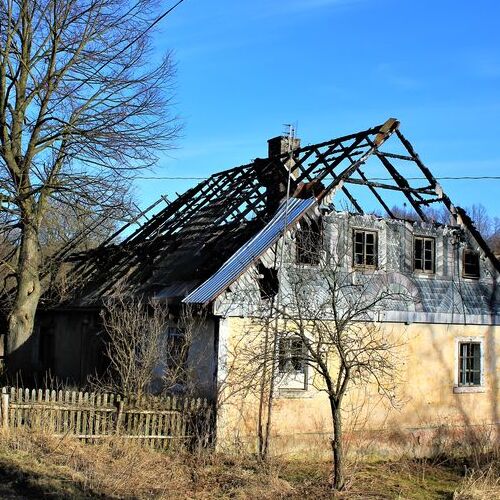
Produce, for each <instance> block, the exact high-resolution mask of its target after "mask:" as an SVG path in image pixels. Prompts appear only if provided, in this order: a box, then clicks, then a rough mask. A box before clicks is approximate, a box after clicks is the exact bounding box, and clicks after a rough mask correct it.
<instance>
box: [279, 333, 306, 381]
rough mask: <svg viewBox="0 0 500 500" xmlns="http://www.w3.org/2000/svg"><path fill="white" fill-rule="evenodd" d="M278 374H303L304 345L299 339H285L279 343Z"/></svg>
mask: <svg viewBox="0 0 500 500" xmlns="http://www.w3.org/2000/svg"><path fill="white" fill-rule="evenodd" d="M278 360H279V363H278V364H279V366H278V368H279V372H280V373H282V374H297V373H305V371H306V370H305V361H304V343H303V342H302V339H301V338H299V337H285V338H281V339H280V341H279V358H278Z"/></svg>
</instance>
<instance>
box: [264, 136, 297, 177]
mask: <svg viewBox="0 0 500 500" xmlns="http://www.w3.org/2000/svg"><path fill="white" fill-rule="evenodd" d="M290 140H291V142H292V144H291V146H292V147H291V148H290ZM299 148H300V139H299V138H298V137H294V138H292V139H291V138H290V136H288V135H279V136H278V137H273V138H272V139H269V140H268V141H267V151H268V153H267V154H268V156H269V158H270V157H271V156H279V155H281V154H283V153H288V152H289V151H290V149H292V150H293V151H295V150H297V149H299ZM294 165H295V160H294V159H293V158H289V159H288V160H286V162H285V166H286V167H287V168H291V169H292V175H293V177H294V179H296V178H297V177H298V175H299V171H298V170H293V166H294Z"/></svg>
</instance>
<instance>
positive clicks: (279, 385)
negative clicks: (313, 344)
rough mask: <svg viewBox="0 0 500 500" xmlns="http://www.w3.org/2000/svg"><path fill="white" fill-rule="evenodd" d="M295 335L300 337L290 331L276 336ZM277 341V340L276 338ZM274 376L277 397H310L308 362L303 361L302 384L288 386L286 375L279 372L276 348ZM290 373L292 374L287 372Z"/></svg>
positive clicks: (289, 336)
mask: <svg viewBox="0 0 500 500" xmlns="http://www.w3.org/2000/svg"><path fill="white" fill-rule="evenodd" d="M294 336H295V337H297V338H300V336H298V335H293V333H292V332H286V333H285V332H282V333H281V334H280V335H279V336H278V338H285V339H286V338H292V337H294ZM278 342H279V340H278ZM276 363H277V365H276V378H275V381H274V383H275V384H276V386H275V387H276V395H277V397H279V398H288V399H290V398H292V399H293V398H310V397H312V393H311V387H312V386H311V382H312V380H311V375H312V371H313V370H311V367H310V366H309V365H308V363H304V372H303V373H302V374H301V375H302V377H303V378H304V385H303V386H301V387H297V386H296V387H289V386H288V385H287V380H286V379H287V375H286V374H283V373H280V372H279V366H278V364H279V350H278V356H277V358H276ZM289 375H292V376H293V374H289Z"/></svg>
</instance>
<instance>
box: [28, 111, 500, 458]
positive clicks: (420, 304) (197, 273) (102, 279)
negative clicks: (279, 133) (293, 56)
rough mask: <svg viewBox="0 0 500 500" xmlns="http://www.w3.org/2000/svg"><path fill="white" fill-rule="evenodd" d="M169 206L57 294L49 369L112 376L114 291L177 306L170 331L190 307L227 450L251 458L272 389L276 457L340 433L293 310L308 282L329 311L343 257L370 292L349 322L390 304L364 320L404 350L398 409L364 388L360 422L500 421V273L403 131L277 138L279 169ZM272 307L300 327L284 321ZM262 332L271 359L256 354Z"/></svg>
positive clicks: (245, 175)
mask: <svg viewBox="0 0 500 500" xmlns="http://www.w3.org/2000/svg"><path fill="white" fill-rule="evenodd" d="M163 203H165V204H166V206H165V207H164V208H163V209H161V210H160V211H158V212H157V213H156V214H155V215H153V216H151V217H150V218H149V219H147V221H146V222H145V223H144V224H142V225H141V227H140V228H139V229H138V230H137V231H136V232H134V233H132V234H130V235H128V236H126V237H125V238H124V239H123V240H122V241H120V242H119V243H113V240H111V241H108V242H106V243H105V244H103V245H101V247H99V248H97V249H96V250H94V251H92V252H90V253H86V254H85V255H75V256H73V261H74V267H73V268H72V271H71V273H70V278H72V279H73V281H72V282H76V283H78V286H74V289H75V293H74V294H73V296H71V298H70V299H67V300H65V301H62V302H61V301H58V304H57V306H53V305H51V302H50V296H51V293H48V294H47V299H46V302H45V304H44V307H43V308H41V310H40V312H39V316H38V330H37V332H38V333H37V336H36V339H37V340H36V342H35V345H36V349H35V351H34V366H36V368H38V370H39V371H40V372H43V371H44V370H46V369H50V370H51V372H52V373H53V374H54V375H56V376H58V377H61V378H65V379H69V380H73V381H75V382H81V381H83V380H84V379H85V377H86V376H87V375H88V374H89V373H92V372H93V371H95V370H99V369H101V368H102V366H103V364H104V362H105V361H104V359H103V357H102V348H101V347H100V346H101V345H102V344H101V341H100V337H99V336H100V330H99V320H98V311H99V307H100V303H101V300H102V298H103V297H106V296H108V295H110V294H112V293H113V290H116V287H117V286H118V284H119V286H120V288H121V289H122V290H123V289H125V290H126V293H128V294H131V295H147V296H153V297H155V298H156V300H160V301H164V302H166V303H168V304H169V307H170V308H171V311H172V315H171V316H172V325H171V328H170V330H171V331H174V332H175V325H176V320H177V317H178V311H179V310H180V308H182V307H183V305H184V306H186V305H189V307H191V308H194V309H195V310H196V311H204V316H203V318H204V321H203V327H202V328H201V331H200V333H199V335H197V337H196V338H195V339H193V343H192V345H191V347H190V351H189V355H188V359H187V363H188V365H189V366H190V367H191V368H192V374H193V377H194V380H195V382H196V387H197V389H198V391H199V392H200V393H201V394H203V395H204V396H208V397H210V398H211V399H213V400H214V401H216V400H217V401H218V402H219V404H220V407H219V408H218V421H217V432H218V436H219V440H220V442H224V443H227V444H232V445H238V446H253V445H254V443H255V438H256V433H257V429H256V422H257V421H258V418H259V390H260V391H261V393H260V396H262V388H263V387H264V386H266V387H267V389H266V390H267V391H269V394H271V396H272V400H273V404H272V409H273V419H272V431H273V433H274V434H275V435H276V440H275V446H276V447H277V448H279V449H282V450H292V449H293V450H295V449H298V448H301V447H303V446H310V445H311V443H315V442H316V441H315V440H321V439H323V438H324V436H326V435H328V434H329V433H330V432H331V424H330V419H329V411H330V410H329V406H328V399H327V397H326V396H325V392H324V386H323V385H322V382H321V381H318V378H317V374H316V372H315V370H314V367H313V366H311V365H310V364H308V363H306V362H304V354H303V353H304V346H303V345H302V344H303V342H304V339H303V338H300V336H297V335H295V333H294V331H293V328H292V329H291V331H288V327H289V324H291V323H293V322H294V321H295V323H296V319H297V314H298V313H297V301H295V302H294V301H293V300H291V299H290V296H291V293H292V290H293V283H297V279H299V280H302V281H301V282H303V283H307V285H308V286H309V287H310V288H307V289H306V292H305V294H304V300H307V301H309V302H308V303H312V304H316V303H317V302H319V301H320V298H321V297H322V295H323V294H324V293H325V289H326V288H325V287H326V284H327V283H331V280H330V281H328V279H326V278H325V274H324V273H325V272H327V273H331V272H332V268H331V267H332V266H331V265H330V264H331V262H332V258H333V257H332V256H334V260H335V263H336V264H335V266H336V272H337V273H341V275H342V276H343V278H342V279H344V280H346V281H345V283H347V284H348V286H349V287H351V290H358V291H362V293H361V292H360V293H356V292H352V291H351V292H349V294H347V293H346V294H344V295H343V296H341V297H340V298H339V301H338V302H336V304H341V303H344V302H345V304H344V305H343V306H342V307H343V308H344V310H346V309H349V308H350V307H352V303H353V302H352V300H354V299H356V300H355V301H356V303H359V299H360V298H361V299H363V300H364V297H367V296H368V295H366V294H370V293H373V294H375V295H376V294H377V293H379V291H380V290H389V291H390V293H391V294H392V295H391V296H389V295H387V296H386V297H385V298H384V300H380V301H376V302H374V304H373V307H367V308H366V311H365V312H364V314H365V316H363V318H362V321H361V320H360V321H361V322H363V323H366V324H373V325H376V326H377V329H378V330H379V332H381V334H382V338H387V339H389V338H390V339H394V342H393V345H394V346H397V354H396V357H397V359H398V363H399V370H398V373H399V375H398V379H397V383H394V384H393V389H394V391H395V393H397V394H395V395H394V396H395V397H396V396H397V399H398V401H399V404H398V405H396V406H397V408H396V409H394V408H393V405H388V404H387V402H385V401H383V400H382V398H380V394H379V391H378V387H377V386H375V385H371V384H369V383H362V384H358V385H355V386H354V387H353V388H352V390H350V391H349V393H348V395H347V396H346V398H347V400H346V401H347V402H346V404H347V405H348V406H349V407H350V408H352V409H353V410H352V411H351V413H350V414H351V415H353V414H354V413H355V414H356V418H352V419H351V420H352V421H351V422H350V424H349V425H352V427H353V428H355V427H356V425H357V426H358V427H360V428H363V429H373V430H380V429H390V430H392V431H396V430H397V431H398V432H403V433H404V432H409V431H410V430H411V431H412V432H419V430H422V431H425V430H426V429H430V428H435V427H436V426H442V425H445V426H450V427H452V426H462V425H478V424H485V425H493V426H495V425H498V422H499V421H500V418H499V415H498V411H499V410H498V406H499V395H500V393H499V391H500V383H499V377H500V367H499V366H498V365H499V363H498V361H497V360H498V359H499V356H500V337H499V336H500V329H499V327H498V324H499V322H500V310H499V291H498V289H499V272H500V262H499V261H498V260H497V258H496V257H495V256H494V255H493V253H492V251H491V250H490V249H489V247H488V245H487V244H486V243H485V241H484V239H483V238H482V236H481V234H479V232H478V231H477V230H476V228H475V226H474V224H473V222H472V221H471V219H470V218H469V216H468V215H467V213H466V212H465V211H464V210H463V209H461V208H460V207H459V206H457V205H454V204H453V203H452V201H451V200H450V198H449V197H448V196H447V195H446V194H445V192H444V191H443V188H442V187H441V186H440V185H439V183H438V182H437V181H436V179H435V178H434V176H433V175H432V173H431V172H430V170H429V169H428V168H427V167H426V166H425V165H424V164H423V163H422V161H421V159H420V157H419V156H418V155H417V153H416V152H415V151H414V149H413V147H412V145H411V144H410V142H409V141H408V140H407V139H406V138H405V136H404V135H403V134H402V132H401V130H400V124H399V122H398V121H397V120H395V119H389V120H387V121H386V122H385V123H384V124H382V125H380V126H376V127H373V128H370V129H368V130H364V131H361V132H358V133H355V134H351V135H347V136H343V137H339V138H336V139H333V140H330V141H327V142H324V143H320V144H314V145H311V146H306V147H300V143H299V141H298V139H296V138H294V137H292V136H285V137H277V138H274V139H271V140H270V141H269V156H268V157H267V158H265V159H260V158H257V159H255V160H254V161H253V162H252V163H250V164H248V165H244V166H241V167H236V168H233V169H230V170H226V171H223V172H219V173H216V174H214V175H212V176H211V177H209V178H208V179H206V180H204V181H202V182H200V183H199V184H198V185H197V186H195V187H194V188H192V189H190V190H188V191H187V192H186V193H184V194H182V195H180V196H179V197H178V198H177V199H176V200H174V201H172V202H167V201H165V200H163ZM393 207H399V208H393ZM443 214H445V215H443ZM294 280H295V281H294ZM353 287H354V288H353ZM356 287H357V288H356ZM370 290H371V291H370ZM276 301H279V302H280V305H281V306H282V309H280V310H279V311H284V310H285V308H286V311H287V315H285V314H281V313H280V314H277V313H273V312H272V307H271V306H270V304H276ZM339 307H340V306H339ZM275 311H278V309H275ZM328 314H331V311H330V312H328V313H325V316H321V320H323V321H325V322H328V321H331V320H332V318H331V317H330V316H328ZM306 316H307V315H306ZM304 320H305V324H308V322H309V324H311V323H310V322H311V321H312V319H311V317H304ZM177 333H181V332H179V331H177ZM266 335H267V336H268V338H269V335H271V336H272V338H273V339H274V343H272V346H273V348H272V349H271V351H269V350H267V351H266V352H267V354H266V356H268V355H269V352H271V358H270V361H269V360H268V359H267V358H265V357H262V354H261V351H260V349H261V346H262V339H263V338H264V337H265V336H266ZM396 339H397V340H396ZM250 340H251V341H250ZM238 356H240V357H238ZM263 366H264V368H262V367H263ZM255 367H257V370H255ZM259 367H261V368H262V369H263V370H265V369H267V370H269V369H271V372H272V373H273V376H272V381H271V382H269V380H268V381H267V382H266V383H265V384H264V383H263V384H261V383H260V382H259V381H260V380H261V379H260V378H259V377H260V375H259V370H258V368H259ZM266 394H267V393H266ZM355 409H356V410H355ZM260 411H261V412H262V409H261V408H260ZM361 422H362V425H361Z"/></svg>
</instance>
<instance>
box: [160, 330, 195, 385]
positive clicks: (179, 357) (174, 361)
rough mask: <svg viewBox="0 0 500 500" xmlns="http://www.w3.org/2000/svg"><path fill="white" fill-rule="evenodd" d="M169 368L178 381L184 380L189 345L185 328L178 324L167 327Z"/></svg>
mask: <svg viewBox="0 0 500 500" xmlns="http://www.w3.org/2000/svg"><path fill="white" fill-rule="evenodd" d="M166 347H167V353H166V354H167V370H168V371H169V372H171V375H173V376H174V378H176V379H177V380H176V381H177V382H179V383H181V382H184V380H183V379H184V378H185V375H186V374H185V371H186V367H187V358H188V352H189V345H188V342H187V340H186V336H185V334H184V330H183V329H181V328H178V327H176V326H169V327H167V346H166Z"/></svg>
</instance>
